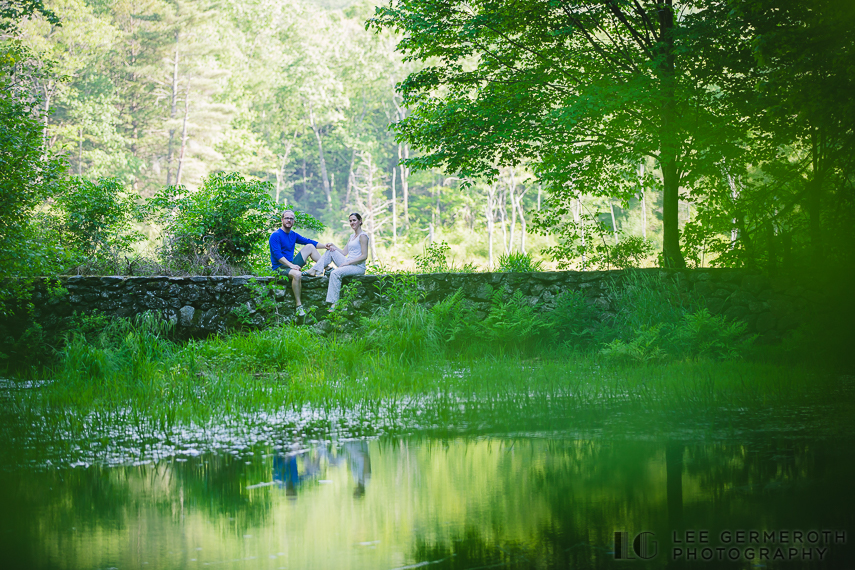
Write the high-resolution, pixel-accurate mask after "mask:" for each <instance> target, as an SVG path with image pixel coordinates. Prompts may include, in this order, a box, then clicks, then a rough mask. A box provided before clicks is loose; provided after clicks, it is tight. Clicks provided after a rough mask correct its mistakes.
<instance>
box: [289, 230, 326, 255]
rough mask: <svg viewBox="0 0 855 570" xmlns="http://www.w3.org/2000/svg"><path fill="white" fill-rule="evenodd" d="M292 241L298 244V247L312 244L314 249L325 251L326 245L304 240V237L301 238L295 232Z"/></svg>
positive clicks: (307, 239)
mask: <svg viewBox="0 0 855 570" xmlns="http://www.w3.org/2000/svg"><path fill="white" fill-rule="evenodd" d="M294 240H295V241H296V243H299V244H300V245H308V244H312V245H313V246H315V249H326V248H327V244H325V243H318V242H316V241H315V240H313V239H309V238H305V237H303V236H301V235H300V234H298V233H297V232H294ZM295 251H296V248H295Z"/></svg>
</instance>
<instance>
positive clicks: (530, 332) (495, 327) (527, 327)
mask: <svg viewBox="0 0 855 570" xmlns="http://www.w3.org/2000/svg"><path fill="white" fill-rule="evenodd" d="M507 293H508V292H507V288H506V287H502V288H501V289H499V290H497V291H495V292H494V293H493V294H492V296H491V299H490V310H489V311H488V313H487V316H486V317H485V318H483V319H476V318H470V315H465V317H464V318H462V319H461V324H462V326H463V329H462V330H461V332H460V333H459V334H458V335H457V336H456V339H459V340H461V341H463V343H462V344H461V345H460V346H458V347H457V348H458V350H460V351H463V352H478V353H490V352H494V351H495V352H502V353H507V352H513V353H531V352H533V351H534V350H536V349H538V348H540V347H542V346H545V345H547V344H549V343H550V342H551V341H552V340H554V338H555V331H554V330H553V329H552V327H551V326H550V325H551V323H550V322H549V320H548V319H547V318H544V316H543V315H541V314H539V313H537V312H535V310H534V307H532V306H531V305H529V304H528V302H527V301H526V298H525V296H523V294H522V292H521V291H517V292H515V293H514V294H513V295H511V296H510V298H508V299H507V300H505V297H506V296H507Z"/></svg>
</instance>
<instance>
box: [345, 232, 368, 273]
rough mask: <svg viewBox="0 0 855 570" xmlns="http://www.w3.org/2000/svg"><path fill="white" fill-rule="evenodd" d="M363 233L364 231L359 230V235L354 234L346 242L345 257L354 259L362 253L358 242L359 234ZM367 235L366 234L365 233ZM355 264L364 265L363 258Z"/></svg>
mask: <svg viewBox="0 0 855 570" xmlns="http://www.w3.org/2000/svg"><path fill="white" fill-rule="evenodd" d="M363 234H365V232H360V233H359V235H357V236H354V237H353V239H351V240H350V241H349V242H347V256H346V258H347V259H354V258H356V257H359V256H360V255H361V254H362V246H361V245H360V244H359V236H361V235H363ZM366 237H367V235H366ZM357 265H360V266H363V267H364V266H365V260H364V259H363V260H362V261H360V262H359V263H358V264H357Z"/></svg>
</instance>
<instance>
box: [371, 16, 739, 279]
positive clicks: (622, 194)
mask: <svg viewBox="0 0 855 570" xmlns="http://www.w3.org/2000/svg"><path fill="white" fill-rule="evenodd" d="M713 4H714V2H713V1H712V0H708V1H707V0H699V1H695V2H679V3H678V2H673V1H672V0H647V1H642V0H638V1H633V2H619V1H617V0H605V1H577V0H563V1H546V0H525V1H521V2H514V3H502V2H492V1H489V0H477V1H475V2H462V1H452V2H444V1H440V0H428V1H425V0H400V1H397V2H393V3H390V4H389V5H387V6H385V7H380V8H378V10H377V15H376V16H375V18H374V19H373V20H372V21H371V25H373V26H375V27H376V28H391V29H394V30H396V31H399V32H401V33H402V34H403V38H404V39H403V40H402V41H401V42H400V44H399V49H400V50H401V51H402V52H403V53H404V54H405V57H406V58H408V59H411V60H422V61H425V62H430V65H427V66H426V67H425V68H424V69H423V70H422V71H418V72H415V73H413V74H411V75H410V76H409V77H408V79H407V80H406V81H405V82H404V83H403V85H402V88H401V89H402V93H403V95H404V101H405V103H406V104H407V105H408V106H409V107H410V108H411V110H412V114H411V115H410V116H409V117H408V118H407V119H405V120H403V121H401V122H400V123H399V124H398V129H399V133H400V136H401V138H402V139H404V140H407V141H409V142H411V143H412V144H413V145H414V146H415V147H418V148H419V149H420V150H422V151H423V154H422V155H421V156H419V157H416V158H413V159H411V160H410V164H412V165H413V166H414V167H419V168H430V167H442V168H445V169H448V170H451V171H459V172H464V173H466V174H476V175H487V176H493V175H494V174H495V167H494V164H496V163H498V164H518V163H520V162H521V161H523V160H532V161H533V163H534V166H535V168H536V172H537V174H538V175H539V177H540V178H541V179H543V180H544V181H546V182H548V183H549V184H550V188H551V193H552V200H551V203H552V207H553V208H554V211H555V212H561V211H564V210H567V211H569V207H570V204H571V202H572V201H573V200H574V197H575V195H576V193H577V192H579V191H581V192H582V193H584V194H590V195H612V196H616V197H619V198H622V199H628V198H630V197H631V196H632V195H633V194H634V192H635V191H636V190H637V185H636V183H635V177H634V172H635V169H636V168H637V164H638V162H639V160H640V159H641V158H642V157H651V158H653V159H654V160H655V161H656V164H657V166H658V168H659V171H660V181H661V186H662V189H663V191H664V202H663V222H664V236H663V258H664V259H663V261H664V263H665V265H667V266H671V267H682V266H684V260H683V257H682V254H681V251H680V230H679V224H678V201H679V190H680V188H681V187H683V188H686V189H689V190H691V189H692V188H693V187H694V185H695V184H696V182H697V181H698V179H699V178H701V177H702V176H704V175H705V174H707V173H708V172H710V171H712V170H713V169H714V164H715V163H716V162H720V160H721V157H722V156H724V155H726V154H728V151H727V149H726V147H727V146H728V144H729V142H728V141H730V140H732V138H733V137H732V136H730V135H729V134H728V132H727V131H728V129H736V130H738V128H739V127H738V122H737V121H734V120H733V119H734V117H732V114H733V110H732V109H730V108H728V107H725V106H724V105H723V104H722V103H721V102H717V101H716V95H715V92H716V89H717V85H718V83H717V82H718V81H719V79H720V78H718V77H715V76H711V75H709V73H708V72H709V70H708V69H706V68H705V67H703V66H699V65H697V62H698V60H702V59H703V54H702V53H697V52H694V51H693V50H694V49H695V48H698V47H699V46H701V45H702V44H703V38H704V35H705V34H707V33H709V32H710V30H711V29H713V28H714V27H716V26H723V25H726V22H723V21H720V20H710V19H708V18H707V16H708V15H709V14H708V8H709V6H711V5H713ZM570 188H572V189H573V190H572V191H568V189H570Z"/></svg>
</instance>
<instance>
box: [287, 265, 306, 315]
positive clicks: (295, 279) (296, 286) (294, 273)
mask: <svg viewBox="0 0 855 570" xmlns="http://www.w3.org/2000/svg"><path fill="white" fill-rule="evenodd" d="M288 275H289V276H290V277H291V290H292V291H294V303H296V305H297V306H298V307H299V306H301V305H302V304H303V300H302V299H300V293H302V291H303V284H302V280H303V274H302V273H300V270H299V269H292V270H291V271H289V272H288Z"/></svg>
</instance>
